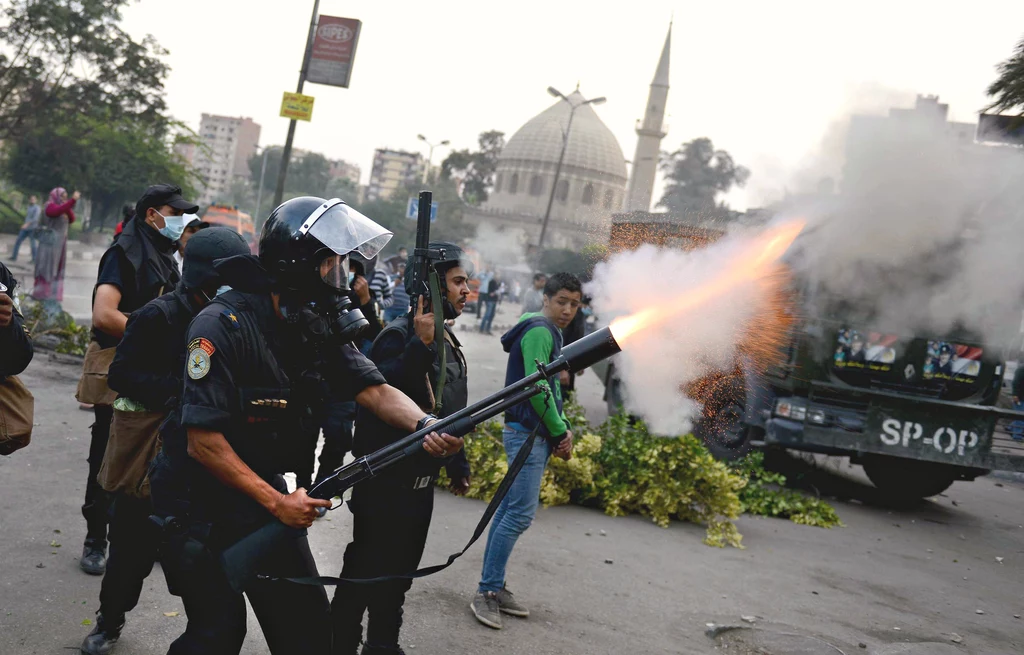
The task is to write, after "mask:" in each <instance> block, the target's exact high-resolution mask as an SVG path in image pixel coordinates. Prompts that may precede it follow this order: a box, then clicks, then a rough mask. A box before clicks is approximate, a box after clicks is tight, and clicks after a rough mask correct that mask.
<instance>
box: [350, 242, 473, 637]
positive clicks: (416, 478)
mask: <svg viewBox="0 0 1024 655" xmlns="http://www.w3.org/2000/svg"><path fill="white" fill-rule="evenodd" d="M429 250H430V251H431V252H433V253H439V255H438V257H440V256H441V254H443V259H440V258H439V259H437V260H436V261H433V262H432V263H431V265H432V266H433V268H434V270H436V271H437V274H438V278H439V282H440V284H439V285H438V286H439V287H440V289H439V292H440V293H439V296H440V298H442V299H443V300H442V303H441V304H442V307H436V308H435V307H429V306H428V307H426V308H425V307H424V301H423V297H422V296H420V300H419V302H418V306H417V307H416V312H415V314H414V315H413V314H410V315H409V316H402V317H399V318H397V319H395V320H394V321H392V322H391V323H390V324H389V325H388V326H387V328H385V329H384V331H383V332H382V333H381V334H380V336H378V337H377V339H376V340H375V341H374V343H373V347H372V348H371V349H370V359H372V360H373V362H374V363H375V364H376V365H377V367H378V369H379V370H380V372H381V373H382V374H383V375H384V377H385V378H386V379H387V381H388V383H389V384H393V385H394V386H395V387H397V388H398V389H400V390H402V391H403V392H404V393H406V394H408V396H409V397H410V398H412V399H413V400H415V401H416V402H417V403H419V405H420V407H422V408H426V409H428V410H430V411H434V412H435V413H436V414H437V415H438V416H439V417H445V416H448V415H450V414H453V413H455V412H457V411H459V410H461V409H464V408H465V407H466V403H467V402H468V399H469V378H468V367H467V365H466V358H465V356H463V354H462V346H461V344H460V343H459V340H458V338H457V337H456V336H455V333H454V332H453V331H452V329H451V328H450V327H449V326H448V325H447V324H446V323H445V321H448V320H455V319H456V318H458V316H459V315H461V314H462V310H463V309H464V308H465V306H466V300H467V299H468V298H469V278H470V276H471V275H472V272H473V271H472V262H470V261H469V260H468V259H466V258H465V256H464V254H463V252H462V250H461V249H460V248H459V247H458V246H456V245H454V244H451V243H444V242H435V243H431V244H430V247H429ZM412 268H413V266H412V262H409V264H407V266H406V270H412ZM406 283H407V287H406V290H407V291H408V292H409V295H410V296H415V295H419V293H420V292H421V291H422V290H417V289H413V288H412V284H413V280H412V276H409V277H408V278H407V279H406ZM439 326H440V327H441V329H442V333H441V335H442V336H441V338H440V339H438V338H437V336H438V334H437V328H438V327H439ZM439 341H440V343H438V342H439ZM442 348H443V349H444V363H443V366H444V367H445V375H444V376H442V375H441V366H442V361H441V359H442V358H441V356H440V355H441V349H442ZM403 436H404V434H403V433H402V432H401V431H400V430H396V429H394V428H392V427H389V426H388V425H385V424H384V423H383V422H382V421H381V420H380V419H379V418H377V417H376V416H373V415H372V414H370V413H369V412H367V411H365V410H360V411H359V414H358V419H357V421H356V431H355V444H354V449H353V453H354V454H355V455H356V456H357V457H359V456H362V455H366V454H368V453H371V452H373V451H374V450H378V449H380V448H383V447H385V446H387V445H388V444H390V443H392V442H394V441H397V440H398V439H400V438H402V437H403ZM441 464H442V462H438V461H437V460H431V459H429V458H426V457H424V458H422V459H420V460H419V461H417V460H416V459H412V460H409V461H407V462H403V463H401V464H398V465H396V466H394V467H393V468H391V469H389V470H387V471H385V472H383V473H381V474H380V475H379V476H378V477H376V478H373V479H371V480H367V481H366V482H364V483H363V484H361V485H358V486H356V487H355V488H354V489H353V490H352V500H351V501H350V502H349V507H350V509H351V510H352V514H353V516H354V525H353V539H352V542H351V543H350V544H349V545H348V548H346V550H345V566H344V569H343V570H342V572H341V577H343V578H375V577H381V576H387V575H398V574H402V573H408V572H410V571H412V570H414V569H415V568H416V567H417V566H418V565H419V562H420V558H421V557H422V555H423V548H424V546H425V545H426V541H427V532H428V530H429V528H430V518H431V515H432V514H433V508H434V484H433V482H434V480H435V479H436V477H437V474H438V471H439V469H440V467H441ZM444 464H445V468H446V470H447V473H448V478H449V480H450V488H451V490H452V491H453V492H454V493H456V494H458V495H461V494H464V493H465V492H466V491H467V490H468V488H469V475H470V471H469V464H468V463H467V461H466V458H465V455H464V453H462V452H461V451H460V452H459V453H458V454H456V455H455V456H454V457H453V458H452V459H451V460H450V461H448V462H445V463H444ZM411 585H412V581H411V580H401V579H396V580H388V581H385V582H378V583H374V584H366V583H358V584H357V583H345V584H342V585H340V586H339V587H338V589H337V591H336V592H335V595H334V599H333V601H332V602H331V618H332V620H333V622H334V654H335V655H354V654H355V652H356V650H357V649H358V647H359V643H360V639H361V637H362V625H361V624H362V618H363V613H364V612H366V611H368V613H369V620H368V627H367V633H366V643H365V646H364V648H363V651H362V652H363V655H387V654H389V653H390V654H398V653H401V652H402V650H401V648H400V647H399V645H398V634H399V630H400V628H401V626H402V613H403V610H402V605H403V604H404V602H405V594H406V592H407V591H408V590H409V588H410V587H411Z"/></svg>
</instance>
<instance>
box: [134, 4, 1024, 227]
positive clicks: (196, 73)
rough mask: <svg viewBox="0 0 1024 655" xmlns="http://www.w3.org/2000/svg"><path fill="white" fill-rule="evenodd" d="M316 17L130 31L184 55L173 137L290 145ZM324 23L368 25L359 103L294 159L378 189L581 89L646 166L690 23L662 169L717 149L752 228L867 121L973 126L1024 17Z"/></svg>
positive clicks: (512, 15)
mask: <svg viewBox="0 0 1024 655" xmlns="http://www.w3.org/2000/svg"><path fill="white" fill-rule="evenodd" d="M312 4H313V3H312V0H287V1H285V0H245V1H244V2H243V1H241V0H235V1H229V0H174V1H173V2H170V1H168V0H141V1H140V2H138V4H135V5H132V6H131V7H130V8H128V9H127V10H126V11H125V22H126V26H127V29H128V30H129V31H130V32H131V33H132V34H134V35H137V36H142V35H143V34H146V33H151V34H153V35H154V36H156V37H157V39H158V40H159V41H160V43H161V44H162V45H163V46H164V47H166V48H167V49H168V50H169V51H170V54H169V55H168V57H167V62H168V63H169V64H170V66H171V73H170V76H169V79H168V80H167V85H166V89H167V103H168V105H169V107H170V110H171V112H172V113H173V115H174V116H175V117H177V118H179V119H181V120H183V121H185V122H187V123H188V124H190V125H192V126H193V127H198V125H199V118H200V114H202V113H203V112H206V113H215V114H223V115H232V116H250V117H252V118H253V119H254V120H256V121H257V122H258V123H260V124H261V125H262V128H263V131H262V135H261V139H260V142H261V145H266V144H279V143H283V141H284V137H285V134H286V132H287V127H288V125H287V120H286V119H284V118H280V117H279V116H278V112H279V109H280V102H281V94H282V92H284V91H294V90H295V85H296V82H297V74H298V69H299V67H300V63H301V59H302V51H303V47H304V43H305V39H306V33H307V30H308V26H309V18H310V13H311V11H312ZM320 12H321V13H323V14H327V15H335V16H345V17H352V18H358V19H360V20H362V21H363V27H362V33H361V35H360V40H359V50H358V53H357V56H356V62H355V68H354V72H353V74H352V81H351V88H349V89H341V88H336V87H329V86H321V85H316V84H307V85H306V88H305V93H306V94H308V95H313V96H315V97H316V104H315V109H314V114H313V121H312V122H311V123H302V122H300V123H299V124H298V129H297V130H296V137H295V145H296V147H299V148H305V149H309V150H314V151H318V152H322V153H324V154H325V155H327V156H328V157H330V158H341V159H347V160H350V161H353V162H355V163H357V164H359V165H360V166H361V167H362V169H363V180H362V181H363V182H364V183H365V182H366V180H367V177H368V174H369V168H370V164H371V161H372V158H373V150H374V148H378V147H384V146H387V147H392V148H401V149H406V150H416V149H420V150H421V151H424V152H425V147H424V144H423V143H422V142H420V141H417V139H416V135H417V133H423V134H425V135H427V136H428V137H430V138H431V139H432V140H434V141H440V140H442V139H449V140H450V141H451V142H452V147H455V148H467V147H473V146H474V145H475V142H476V136H477V134H479V133H480V132H482V131H484V130H488V129H499V130H502V131H504V132H505V133H506V136H507V137H508V136H511V135H512V133H513V132H515V130H516V129H518V128H519V126H520V125H522V124H523V123H524V122H526V121H527V120H528V119H530V118H531V117H532V116H534V115H535V114H537V113H539V112H540V111H542V110H543V109H545V108H546V107H547V106H549V105H550V104H551V103H552V98H551V97H550V96H548V95H547V93H546V92H545V89H546V88H547V87H548V86H549V85H551V86H555V87H556V88H558V89H560V90H562V91H564V92H566V93H568V92H570V91H572V89H573V88H574V87H575V85H576V83H577V81H579V82H580V90H581V91H582V92H583V93H584V94H585V95H587V96H588V97H592V96H598V95H603V96H606V97H607V98H608V102H607V104H605V105H603V106H601V107H598V108H597V112H598V114H599V115H600V116H601V118H602V119H603V120H604V122H605V123H606V124H607V125H608V127H609V128H611V130H612V132H614V133H615V135H616V137H617V138H618V140H619V143H620V144H621V146H622V150H623V153H624V155H625V157H626V159H631V158H632V155H633V149H634V147H635V145H636V135H635V133H634V132H633V128H634V124H635V121H636V119H637V118H639V117H640V116H642V114H643V110H644V106H645V103H646V99H647V87H648V85H649V84H650V81H651V77H652V76H653V74H654V69H655V66H656V64H657V60H658V56H659V54H660V52H661V47H662V43H663V42H664V38H665V32H666V30H667V28H668V23H669V20H670V18H671V17H672V16H673V15H674V17H675V27H674V30H673V41H672V66H671V89H670V91H669V105H668V119H667V120H668V127H669V130H668V136H667V137H666V138H665V140H664V141H663V142H662V149H663V150H673V149H675V148H677V147H678V146H679V145H680V144H681V143H683V142H684V141H687V140H689V139H692V138H695V137H700V136H707V137H710V138H711V139H712V140H713V141H714V143H715V146H716V147H719V148H724V149H726V150H728V151H729V152H730V153H731V154H732V155H733V157H734V159H736V161H737V162H739V163H741V164H744V165H746V166H747V167H748V168H750V169H751V171H752V176H751V179H750V182H749V183H748V185H747V189H746V190H744V191H742V192H738V193H734V194H732V195H731V196H730V201H731V202H732V204H733V205H734V206H736V207H738V208H744V207H746V206H747V205H751V206H754V205H759V204H761V203H762V202H764V201H765V200H769V199H771V198H772V196H773V194H775V193H777V191H778V190H781V189H782V188H784V187H792V186H793V185H794V184H795V183H794V182H793V181H792V178H793V176H794V175H795V174H796V173H797V172H798V171H800V170H802V169H806V168H807V167H808V166H809V165H811V166H813V164H809V162H811V161H813V160H812V159H809V157H810V155H811V154H812V153H814V152H815V151H816V150H817V149H818V148H819V145H820V144H821V142H822V139H823V136H824V135H825V134H826V133H828V131H829V128H830V126H834V125H835V124H836V121H837V120H839V119H841V117H842V116H843V115H845V114H848V113H849V112H850V110H851V109H856V110H864V109H881V108H883V107H885V106H889V105H890V104H892V103H893V102H899V103H901V104H909V103H912V101H913V95H914V93H929V94H938V95H939V96H940V98H941V100H942V101H943V102H948V103H949V104H950V113H951V118H952V119H954V120H964V121H974V120H975V118H974V117H975V116H976V114H977V112H978V111H979V110H980V109H981V108H982V107H983V106H984V105H985V104H986V96H985V88H986V86H987V85H988V84H989V83H990V82H991V81H992V80H993V78H994V76H995V72H994V67H995V66H996V64H997V63H998V62H1000V61H1001V60H1003V59H1005V58H1006V57H1008V56H1009V55H1010V54H1011V52H1012V50H1013V47H1014V45H1015V43H1016V42H1017V41H1018V40H1019V39H1020V38H1021V37H1022V36H1024V2H1021V1H1020V0H982V1H976V2H953V1H951V0H930V1H917V0H914V1H910V0H888V1H875V0H856V1H848V0H842V1H840V0H833V1H831V2H820V0H819V1H808V2H798V1H795V0H772V1H770V2H765V1H763V0H717V1H714V2H711V1H706V2H684V1H681V0H677V1H675V2H672V1H669V0H634V1H633V2H629V3H625V2H610V1H608V0H590V1H579V2H577V1H569V0H543V1H541V0H516V1H515V2H481V1H479V0H443V1H439V0H433V1H427V2H424V1H423V0H418V1H417V0H386V1H384V0H347V1H343V0H323V1H322V2H321V5H320ZM833 131H834V130H833ZM445 154H446V150H444V149H438V150H435V152H434V161H435V163H436V162H438V161H440V159H441V158H443V157H444V156H445Z"/></svg>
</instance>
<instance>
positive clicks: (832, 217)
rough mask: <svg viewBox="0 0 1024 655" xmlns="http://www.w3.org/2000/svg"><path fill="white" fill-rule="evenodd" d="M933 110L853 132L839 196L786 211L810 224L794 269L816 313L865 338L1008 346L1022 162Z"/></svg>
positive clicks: (1018, 304)
mask: <svg viewBox="0 0 1024 655" xmlns="http://www.w3.org/2000/svg"><path fill="white" fill-rule="evenodd" d="M930 107H931V106H930V105H929V104H928V103H927V102H926V103H925V104H924V106H923V107H922V108H921V111H917V112H913V113H906V112H904V113H902V114H897V116H896V118H881V119H872V118H862V119H860V120H859V121H857V120H855V121H854V122H853V123H852V124H851V130H850V131H849V133H848V139H847V144H846V160H845V164H844V169H843V176H842V183H841V187H840V189H839V192H838V193H837V194H834V195H833V196H830V197H827V198H818V199H817V200H816V201H815V202H813V203H810V204H809V205H805V206H796V207H793V208H792V209H791V210H790V211H794V212H797V213H802V214H803V215H804V217H805V218H806V219H807V220H808V221H810V223H811V225H810V226H809V228H808V230H807V233H806V235H805V236H804V237H803V238H802V239H801V241H800V243H799V246H800V248H799V251H798V253H796V256H795V257H794V258H793V263H794V266H795V267H796V268H797V270H798V271H799V272H800V273H801V274H802V277H804V278H805V279H807V280H808V281H809V282H811V283H817V284H816V286H815V288H816V289H818V290H819V291H820V292H822V293H823V294H824V297H822V298H820V300H821V301H822V302H821V303H819V306H822V307H825V306H829V307H835V306H837V304H839V303H841V304H842V305H843V306H844V307H845V308H846V310H845V312H848V313H849V315H850V318H852V319H855V320H860V321H863V322H864V323H865V327H872V328H874V329H878V330H882V331H886V332H890V333H893V334H900V335H919V336H927V337H946V336H950V337H955V336H956V335H967V336H969V337H974V338H977V339H981V340H983V341H985V342H986V343H988V344H990V345H991V346H993V347H997V346H1000V347H1001V346H1005V345H1008V342H1009V340H1011V339H1012V338H1013V335H1014V334H1015V333H1016V332H1017V331H1018V329H1019V327H1020V323H1021V308H1022V299H1024V271H1022V269H1021V266H1020V264H1019V257H1020V254H1021V246H1022V245H1024V238H1022V237H1024V184H1021V180H1024V152H1022V150H1021V149H1020V148H1018V147H1012V146H1000V145H990V144H978V143H975V142H974V141H973V126H972V125H969V124H963V123H959V124H958V123H947V122H946V121H945V117H944V115H942V114H938V115H930V114H929V111H928V110H929V109H930ZM854 327H858V326H854Z"/></svg>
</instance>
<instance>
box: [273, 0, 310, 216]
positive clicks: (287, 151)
mask: <svg viewBox="0 0 1024 655" xmlns="http://www.w3.org/2000/svg"><path fill="white" fill-rule="evenodd" d="M319 11H320V0H313V16H312V18H310V19H309V34H308V35H306V52H305V53H304V54H303V55H302V68H300V69H299V86H298V88H296V90H295V93H302V85H303V84H305V83H306V71H307V69H308V68H309V57H310V54H311V53H312V51H313V36H314V35H315V34H316V19H317V13H318V12H319ZM294 138H295V119H294V118H293V119H291V120H290V121H288V137H287V138H286V139H285V140H284V150H283V151H282V152H281V168H280V169H279V170H278V173H277V190H276V191H275V192H274V206H275V207H277V206H278V205H280V204H281V198H283V197H284V180H285V178H286V177H287V176H288V160H290V159H291V157H292V140H293V139H294Z"/></svg>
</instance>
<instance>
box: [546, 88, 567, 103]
mask: <svg viewBox="0 0 1024 655" xmlns="http://www.w3.org/2000/svg"><path fill="white" fill-rule="evenodd" d="M548 93H550V94H551V95H553V96H554V97H556V98H561V99H562V100H565V99H566V97H565V96H564V95H562V92H561V91H559V90H558V89H556V88H555V87H553V86H549V87H548Z"/></svg>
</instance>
